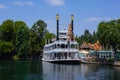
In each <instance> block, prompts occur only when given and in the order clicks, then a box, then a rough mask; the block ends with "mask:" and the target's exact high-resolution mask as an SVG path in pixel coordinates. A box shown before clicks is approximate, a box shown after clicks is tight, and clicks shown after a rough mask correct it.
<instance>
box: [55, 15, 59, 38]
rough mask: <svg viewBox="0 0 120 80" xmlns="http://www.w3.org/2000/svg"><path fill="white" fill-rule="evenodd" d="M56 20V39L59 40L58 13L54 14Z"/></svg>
mask: <svg viewBox="0 0 120 80" xmlns="http://www.w3.org/2000/svg"><path fill="white" fill-rule="evenodd" d="M56 20H57V40H59V14H57V15H56Z"/></svg>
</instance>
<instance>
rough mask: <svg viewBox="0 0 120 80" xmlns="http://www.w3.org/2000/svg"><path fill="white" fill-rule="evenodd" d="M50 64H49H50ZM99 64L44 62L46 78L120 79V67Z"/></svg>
mask: <svg viewBox="0 0 120 80" xmlns="http://www.w3.org/2000/svg"><path fill="white" fill-rule="evenodd" d="M48 65H49V66H48ZM114 68H115V67H113V66H107V65H99V64H80V65H60V64H51V63H43V73H44V79H45V80H120V77H119V74H120V68H119V70H118V69H117V70H115V69H114Z"/></svg>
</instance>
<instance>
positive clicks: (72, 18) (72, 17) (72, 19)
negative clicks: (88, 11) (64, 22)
mask: <svg viewBox="0 0 120 80" xmlns="http://www.w3.org/2000/svg"><path fill="white" fill-rule="evenodd" d="M73 21H74V15H71V26H72V41H73V40H74V33H73Z"/></svg>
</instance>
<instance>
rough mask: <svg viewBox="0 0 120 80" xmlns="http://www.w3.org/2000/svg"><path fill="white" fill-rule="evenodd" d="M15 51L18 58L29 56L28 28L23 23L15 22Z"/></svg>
mask: <svg viewBox="0 0 120 80" xmlns="http://www.w3.org/2000/svg"><path fill="white" fill-rule="evenodd" d="M16 25H17V28H16V50H17V55H18V56H19V57H20V58H26V57H28V56H29V55H30V54H29V44H28V41H29V28H28V27H27V26H26V24H25V23H24V22H21V21H18V22H16Z"/></svg>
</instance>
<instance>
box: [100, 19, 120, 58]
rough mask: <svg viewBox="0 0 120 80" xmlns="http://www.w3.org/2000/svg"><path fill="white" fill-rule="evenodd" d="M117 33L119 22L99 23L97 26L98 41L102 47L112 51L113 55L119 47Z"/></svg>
mask: <svg viewBox="0 0 120 80" xmlns="http://www.w3.org/2000/svg"><path fill="white" fill-rule="evenodd" d="M119 32H120V20H112V21H109V22H101V23H100V24H99V25H98V36H99V37H98V38H99V41H100V42H101V43H102V44H103V45H104V46H107V45H108V46H109V47H110V48H111V49H112V50H113V53H114V54H115V53H116V50H117V48H118V47H119V46H120V44H119V43H120V34H119ZM114 56H115V55H114ZM114 56H113V57H114Z"/></svg>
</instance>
